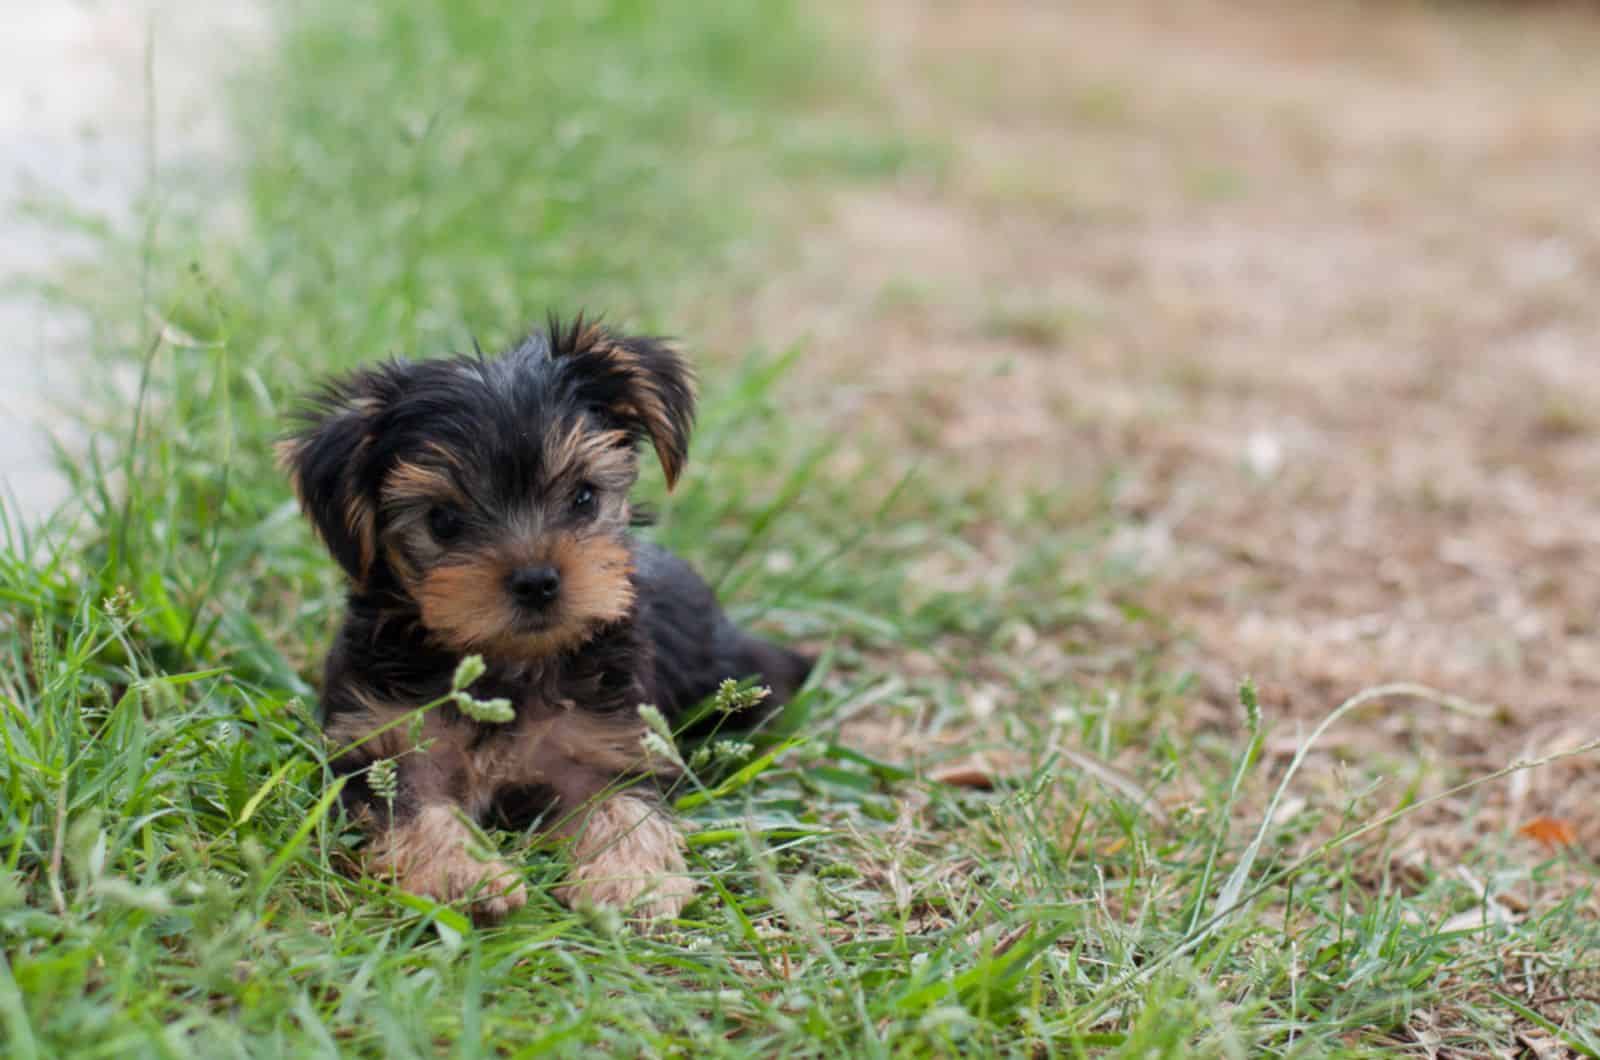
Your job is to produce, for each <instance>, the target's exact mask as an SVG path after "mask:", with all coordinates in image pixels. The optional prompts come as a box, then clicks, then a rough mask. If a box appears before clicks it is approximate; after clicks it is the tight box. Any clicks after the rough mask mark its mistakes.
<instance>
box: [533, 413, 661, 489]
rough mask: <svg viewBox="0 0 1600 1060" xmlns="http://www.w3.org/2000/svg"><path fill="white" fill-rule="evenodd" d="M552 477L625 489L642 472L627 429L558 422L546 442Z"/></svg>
mask: <svg viewBox="0 0 1600 1060" xmlns="http://www.w3.org/2000/svg"><path fill="white" fill-rule="evenodd" d="M544 454H545V459H546V460H547V461H548V462H549V465H550V478H551V480H552V481H560V480H564V479H565V480H571V481H573V482H574V483H575V482H576V481H578V480H587V481H589V482H591V483H593V484H594V485H596V486H598V487H600V488H601V489H605V490H612V491H615V492H617V493H624V492H626V491H627V489H628V487H629V486H632V485H633V482H634V479H635V478H637V476H638V470H639V464H638V458H637V457H635V456H634V453H633V444H632V441H631V439H630V438H629V437H628V433H627V432H626V431H596V430H591V429H590V428H589V427H587V426H585V425H584V424H581V423H572V424H565V425H562V424H555V425H552V426H551V427H550V428H549V432H548V434H547V436H546V438H545V445H544Z"/></svg>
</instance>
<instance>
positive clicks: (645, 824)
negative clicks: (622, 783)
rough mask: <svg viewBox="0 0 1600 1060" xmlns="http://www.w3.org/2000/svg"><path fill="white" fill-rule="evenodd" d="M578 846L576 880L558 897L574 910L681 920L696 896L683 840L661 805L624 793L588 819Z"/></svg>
mask: <svg viewBox="0 0 1600 1060" xmlns="http://www.w3.org/2000/svg"><path fill="white" fill-rule="evenodd" d="M578 828H579V831H578V833H577V837H576V838H575V839H574V841H573V844H572V860H573V869H572V881H571V882H570V883H567V884H565V885H563V886H562V887H561V888H560V889H559V890H558V891H557V892H556V896H557V897H558V898H560V899H561V900H562V901H563V902H565V903H567V904H568V905H600V906H611V907H614V908H618V909H623V910H629V911H631V912H633V913H635V914H637V915H638V916H641V917H644V918H647V919H652V920H653V919H658V918H662V917H673V916H677V915H678V914H679V913H680V912H682V911H683V907H684V906H685V905H687V904H688V902H689V899H690V898H692V897H694V881H693V879H691V878H690V877H689V876H688V875H687V870H686V867H685V865H684V861H683V836H682V834H681V833H680V832H679V831H678V828H677V825H676V824H674V823H673V821H672V820H671V818H669V817H668V816H667V815H666V813H665V812H664V811H663V810H662V808H661V807H660V806H657V805H655V804H654V803H652V802H651V801H650V800H648V799H645V798H642V797H640V796H638V795H629V794H621V795H614V796H612V797H611V798H608V799H605V800H604V801H602V802H600V803H598V804H597V805H595V806H594V807H593V808H592V809H590V810H589V811H588V812H587V813H586V814H583V815H582V816H581V818H580V820H579V823H578Z"/></svg>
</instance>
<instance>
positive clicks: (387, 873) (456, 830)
mask: <svg viewBox="0 0 1600 1060" xmlns="http://www.w3.org/2000/svg"><path fill="white" fill-rule="evenodd" d="M463 812H464V811H463V810H462V808H461V807H460V806H458V805H455V804H453V803H449V802H432V803H427V804H424V805H422V806H420V807H417V808H416V809H414V810H413V811H412V812H411V813H409V814H408V815H405V816H403V817H402V816H400V815H397V816H396V818H395V819H394V820H392V821H391V822H390V823H389V825H388V827H387V828H384V829H383V830H381V831H379V832H378V833H377V834H376V835H374V836H373V839H372V845H371V847H370V848H369V851H368V854H367V871H368V872H370V873H372V874H373V875H375V876H382V877H386V878H389V879H392V880H393V881H394V883H395V885H396V886H398V887H400V888H401V889H402V890H406V891H410V892H411V893H412V894H421V895H426V896H428V897H429V898H433V899H435V900H436V901H440V902H447V903H448V902H459V901H463V900H470V901H471V903H472V914H473V916H475V917H477V918H479V919H482V920H501V919H503V918H504V917H506V916H507V915H508V914H509V913H511V912H512V911H513V910H516V909H520V908H521V907H522V906H523V905H525V904H527V901H528V892H527V889H526V888H525V887H524V886H523V885H522V878H521V875H520V874H519V873H518V872H517V870H516V869H514V868H512V867H511V866H510V865H507V864H506V863H505V862H504V861H501V860H499V859H498V858H492V857H478V856H475V855H474V848H475V847H476V846H478V845H479V843H478V840H477V838H476V837H475V836H474V835H473V832H472V829H471V828H469V827H468V826H467V823H466V822H465V821H464V820H462V818H461V814H462V813H463Z"/></svg>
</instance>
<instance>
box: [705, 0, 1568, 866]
mask: <svg viewBox="0 0 1600 1060" xmlns="http://www.w3.org/2000/svg"><path fill="white" fill-rule="evenodd" d="M870 11H871V14H870V16H869V17H870V19H871V20H872V31H873V34H872V35H873V39H874V41H875V49H876V56H875V57H876V61H877V63H878V66H879V72H880V74H881V75H882V79H883V81H884V83H886V84H887V85H888V86H889V89H890V91H891V93H892V95H893V98H894V104H895V108H896V111H897V113H898V115H899V118H900V119H901V121H902V122H903V125H904V127H905V128H906V129H907V130H908V131H909V132H910V133H911V134H912V135H913V136H915V135H918V134H921V135H926V136H927V137H930V138H936V139H939V140H941V141H943V142H947V143H950V144H952V145H954V152H953V157H952V158H951V159H950V162H949V164H948V165H947V166H945V167H944V168H943V169H942V170H941V172H940V173H939V174H938V175H937V176H936V177H935V178H933V179H907V180H906V181H904V182H902V183H901V184H899V185H897V186H895V187H891V188H889V189H882V188H878V189H875V190H870V191H862V190H859V189H857V190H846V191H841V192H840V193H838V194H837V196H836V197H835V198H834V200H833V201H832V204H831V209H830V211H829V218H830V219H829V220H828V221H827V223H825V224H823V225H821V226H819V227H818V228H816V229H815V230H814V231H813V232H812V233H811V234H810V236H809V237H808V238H807V240H806V241H805V242H804V244H803V246H802V247H801V248H800V253H799V254H798V261H797V263H796V264H795V266H794V267H793V268H791V269H788V270H786V271H784V272H783V273H781V274H780V276H779V278H777V279H775V280H773V281H771V282H770V283H768V284H767V285H766V286H764V287H763V288H761V289H760V290H759V291H757V292H756V295H755V297H754V298H753V299H752V300H751V302H750V303H749V304H748V305H747V306H746V307H745V309H744V310H743V313H744V316H743V317H742V318H741V319H740V320H739V322H738V323H737V325H736V328H737V330H740V331H743V330H744V329H746V328H748V329H749V330H750V331H751V332H752V333H754V334H758V335H760V336H762V338H763V340H764V341H767V342H771V343H775V344H781V343H783V342H785V341H789V340H792V339H804V340H806V341H807V346H808V351H809V358H810V360H809V364H810V370H811V371H812V372H814V373H815V375H814V377H813V378H814V379H815V381H816V382H817V394H818V398H817V399H818V400H819V401H823V402H826V403H828V404H829V405H831V406H832V407H834V408H835V411H837V412H839V413H840V414H841V416H847V417H849V418H850V419H851V420H853V421H854V422H857V423H862V424H865V425H866V427H865V428H863V429H864V430H868V431H870V432H871V433H872V434H873V435H874V437H876V438H879V439H882V438H884V437H885V436H887V437H888V438H890V439H892V440H893V441H895V442H896V443H898V444H900V445H903V446H906V447H910V448H914V449H917V450H918V451H921V452H925V453H934V454H937V455H938V456H939V457H940V458H941V461H942V464H941V466H946V467H953V468H955V469H957V470H956V472H955V473H960V474H967V475H972V476H975V477H983V478H989V479H993V478H1001V479H1004V480H1012V481H1016V482H1018V483H1019V484H1027V485H1031V486H1033V487H1036V488H1038V489H1042V490H1045V491H1051V490H1058V489H1068V488H1075V487H1077V486H1079V485H1082V484H1083V483H1085V482H1090V481H1095V480H1097V479H1100V478H1103V477H1104V476H1105V475H1106V473H1107V472H1108V471H1112V470H1115V471H1117V472H1119V473H1120V474H1121V476H1122V480H1121V481H1122V483H1123V485H1122V486H1121V487H1120V488H1119V491H1118V493H1117V498H1116V505H1117V513H1118V516H1119V518H1120V519H1121V521H1122V524H1123V528H1124V531H1125V532H1124V533H1122V534H1119V535H1118V538H1117V540H1116V541H1115V542H1114V543H1113V544H1114V545H1115V546H1116V547H1118V548H1121V549H1123V550H1124V551H1125V552H1126V553H1128V554H1130V555H1131V556H1132V557H1133V558H1134V559H1135V560H1136V561H1137V562H1138V563H1139V564H1141V565H1142V569H1143V571H1144V573H1145V575H1146V578H1147V581H1146V582H1145V584H1146V586H1147V594H1148V599H1147V600H1146V601H1145V602H1146V603H1147V605H1148V606H1150V607H1151V608H1152V609H1153V610H1155V611H1157V612H1159V613H1163V614H1166V615H1168V616H1171V617H1172V618H1174V619H1175V620H1176V621H1177V622H1178V623H1179V625H1180V626H1181V627H1182V628H1183V629H1185V630H1186V631H1187V633H1188V644H1187V648H1186V651H1185V660H1184V661H1185V662H1186V663H1187V664H1189V665H1191V666H1193V667H1194V668H1195V669H1196V671H1197V672H1198V673H1199V674H1200V675H1201V676H1202V678H1203V679H1204V681H1203V684H1204V687H1205V690H1206V694H1207V695H1208V696H1209V698H1210V700H1211V702H1212V704H1213V705H1214V706H1215V707H1216V708H1217V709H1216V710H1213V711H1211V712H1209V714H1210V716H1211V717H1213V718H1215V717H1218V716H1221V715H1220V714H1219V711H1220V710H1222V709H1225V708H1227V707H1228V705H1229V704H1230V701H1231V698H1232V694H1233V689H1234V687H1235V685H1236V682H1237V679H1238V677H1239V675H1241V674H1245V673H1251V674H1254V675H1255V676H1256V677H1257V679H1258V680H1259V681H1260V682H1261V684H1262V686H1263V690H1264V698H1265V700H1266V704H1267V706H1268V707H1269V709H1270V710H1271V711H1272V712H1273V713H1274V714H1276V715H1278V716H1279V717H1283V716H1285V715H1296V714H1299V715H1304V716H1306V717H1315V716H1320V715H1322V714H1325V713H1326V712H1327V711H1328V710H1330V709H1331V708H1332V707H1333V706H1335V705H1336V704H1337V703H1338V702H1339V701H1340V700H1342V699H1343V698H1344V697H1345V696H1347V695H1350V694H1351V693H1353V692H1355V691H1357V690H1358V689H1360V688H1362V687H1365V686H1369V685H1372V684H1376V683H1380V682H1384V681H1390V680H1410V681H1420V682H1424V683H1427V684H1431V685H1435V686H1438V687H1440V688H1443V689H1446V690H1449V691H1450V692H1452V693H1454V694H1456V695H1458V696H1461V697H1464V698H1466V699H1469V700H1473V701H1476V702H1480V703H1483V704H1488V705H1490V706H1491V708H1492V709H1490V710H1488V711H1486V712H1481V713H1477V712H1475V713H1466V714H1463V713H1450V712H1444V713H1441V712H1439V711H1437V710H1434V709H1433V708H1420V707H1419V708H1416V709H1415V710H1412V709H1402V708H1400V707H1396V708H1395V709H1393V710H1391V711H1389V712H1388V713H1385V714H1382V715H1380V716H1373V715H1368V716H1367V718H1368V722H1370V723H1368V722H1364V723H1361V724H1357V725H1355V726H1354V727H1353V728H1352V731H1349V732H1347V733H1345V734H1344V735H1343V736H1342V737H1341V739H1342V740H1343V741H1344V742H1343V743H1342V744H1341V746H1343V747H1344V748H1346V749H1347V750H1351V751H1353V752H1355V753H1360V750H1361V749H1362V748H1363V747H1366V748H1375V747H1384V748H1390V749H1395V748H1404V747H1407V746H1412V747H1414V748H1415V749H1416V750H1415V753H1416V754H1417V755H1419V756H1423V757H1432V758H1436V759H1438V760H1439V761H1441V762H1442V763H1443V764H1445V765H1446V766H1448V767H1449V768H1450V770H1451V771H1452V772H1454V771H1457V770H1465V771H1481V770H1483V769H1486V768H1492V767H1494V766H1498V765H1503V764H1505V763H1506V762H1507V761H1509V760H1510V759H1511V758H1513V757H1517V756H1520V755H1537V754H1542V753H1545V752H1548V751H1551V750H1554V749H1556V748H1558V747H1562V746H1568V745H1571V744H1572V743H1575V742H1579V741H1581V740H1582V739H1585V738H1592V737H1593V736H1595V735H1597V734H1600V722H1596V720H1595V719H1596V718H1597V717H1600V709H1597V708H1600V299H1597V298H1596V297H1595V292H1596V291H1600V210H1597V209H1596V208H1595V205H1594V202H1595V189H1596V187H1597V186H1600V185H1597V183H1596V181H1597V178H1600V107H1596V106H1595V101H1596V100H1600V65H1596V64H1595V63H1594V62H1593V57H1594V56H1595V55H1596V54H1600V16H1596V15H1595V14H1594V12H1592V11H1590V10H1587V9H1584V8H1579V7H1576V6H1574V7H1566V6H1562V5H1553V6H1537V5H1536V6H1533V7H1528V6H1525V5H1504V6H1501V5H1490V6H1478V5H1453V4H1452V5H1439V4H1412V3H1403V2H1385V3H1376V2H1374V3H1355V2H1349V3H1341V2H1334V3H1326V4H1315V5H1285V4H1266V3H1260V4H1254V3H1243V2H1241V3H1232V4H1227V3H1220V2H1217V3H1213V2H1206V0H1192V2H1185V3H1179V4H1171V3H1163V2H1157V0H1123V2H1117V3H1110V2H1106V3H1073V4H1057V3H1032V2H1027V0H1001V2H977V0H970V2H954V0H952V2H945V3H938V4H919V3H911V2H909V0H877V2H876V3H874V4H873V5H871V8H870ZM1202 713H1206V712H1204V711H1202ZM1597 787H1600V778H1597V776H1596V767H1595V765H1594V763H1593V760H1592V759H1583V760H1574V761H1568V762H1566V763H1562V764H1560V765H1558V766H1556V767H1552V768H1549V769H1545V770H1541V771H1539V772H1537V773H1536V774H1533V775H1530V776H1529V777H1527V778H1525V779H1524V780H1523V781H1522V782H1520V783H1519V784H1518V785H1517V786H1516V787H1515V788H1514V789H1511V791H1510V792H1509V794H1503V795H1502V796H1500V797H1501V798H1502V799H1510V800H1512V801H1514V802H1515V806H1512V805H1510V804H1509V803H1508V804H1507V805H1506V806H1505V807H1504V809H1505V811H1506V813H1507V814H1522V813H1527V814H1533V813H1544V814H1550V815H1552V816H1558V817H1564V818H1570V819H1573V820H1577V821H1579V822H1581V825H1582V828H1583V830H1584V832H1585V836H1584V837H1585V839H1586V841H1587V842H1588V843H1589V844H1590V849H1591V850H1593V849H1600V816H1597V812H1596V809H1595V807H1596V806H1597V805H1600V799H1597V798H1596V794H1597V791H1596V789H1597ZM1512 820H1513V821H1514V818H1512Z"/></svg>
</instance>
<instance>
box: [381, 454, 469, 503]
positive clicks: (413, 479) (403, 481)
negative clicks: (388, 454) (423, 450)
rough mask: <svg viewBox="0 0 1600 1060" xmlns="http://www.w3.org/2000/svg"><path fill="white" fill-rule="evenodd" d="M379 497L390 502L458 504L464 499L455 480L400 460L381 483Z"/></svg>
mask: <svg viewBox="0 0 1600 1060" xmlns="http://www.w3.org/2000/svg"><path fill="white" fill-rule="evenodd" d="M383 499H384V500H385V501H387V502H389V503H391V504H403V503H406V502H408V501H411V502H415V501H423V502H427V503H429V504H439V503H445V504H461V503H463V502H464V501H465V500H466V498H465V497H463V496H462V494H461V491H460V490H458V489H457V488H456V484H455V480H454V479H452V478H451V477H450V476H449V475H447V474H445V473H444V472H443V471H439V470H437V469H436V468H431V467H427V466H425V465H423V464H413V463H410V462H407V461H401V462H400V463H398V464H396V465H395V467H394V470H393V471H390V472H389V475H388V477H387V478H385V479H384V482H383Z"/></svg>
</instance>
